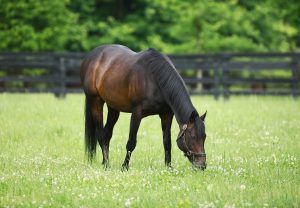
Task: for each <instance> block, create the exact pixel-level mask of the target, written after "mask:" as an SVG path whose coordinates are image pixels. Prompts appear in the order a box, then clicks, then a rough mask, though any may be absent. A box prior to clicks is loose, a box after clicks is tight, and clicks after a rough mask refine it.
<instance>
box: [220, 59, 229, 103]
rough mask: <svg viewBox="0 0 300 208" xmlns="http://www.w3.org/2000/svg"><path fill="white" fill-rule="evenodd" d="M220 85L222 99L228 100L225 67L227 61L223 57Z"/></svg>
mask: <svg viewBox="0 0 300 208" xmlns="http://www.w3.org/2000/svg"><path fill="white" fill-rule="evenodd" d="M221 66H222V74H223V76H222V85H223V97H224V99H225V100H228V99H229V96H230V92H229V84H228V77H229V76H228V75H229V72H228V66H227V59H226V57H223V59H222V65H221Z"/></svg>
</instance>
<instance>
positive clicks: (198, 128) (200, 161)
mask: <svg viewBox="0 0 300 208" xmlns="http://www.w3.org/2000/svg"><path fill="white" fill-rule="evenodd" d="M205 116H206V112H205V113H204V114H203V115H202V116H199V115H198V113H197V112H196V111H194V112H193V113H192V114H191V116H190V120H189V122H188V123H187V124H182V125H180V127H181V130H180V132H179V135H178V138H177V146H178V147H179V149H180V150H181V151H183V152H184V155H185V156H186V157H187V158H188V159H189V161H190V162H191V163H192V164H193V165H194V166H195V167H197V168H200V169H202V170H204V169H205V168H206V154H205V149H204V142H205V138H206V134H205V125H204V119H205Z"/></svg>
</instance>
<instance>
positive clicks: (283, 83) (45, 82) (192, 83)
mask: <svg viewBox="0 0 300 208" xmlns="http://www.w3.org/2000/svg"><path fill="white" fill-rule="evenodd" d="M84 56H85V53H23V52H21V53H0V92H10V93H13V92H51V93H55V95H57V96H61V97H63V96H65V94H66V93H72V92H82V89H81V87H80V79H79V67H80V63H81V60H82V59H83V57H84ZM169 57H170V58H171V60H172V61H173V63H174V65H175V67H176V68H177V69H178V71H179V73H180V74H181V75H182V77H183V78H184V81H185V82H186V84H187V85H188V89H189V91H190V93H192V94H211V95H214V96H215V98H218V97H220V96H224V97H225V98H228V97H229V96H230V95H249V94H257V95H292V96H295V97H296V96H299V95H300V53H231V54H209V55H208V54H206V55H170V56H169Z"/></svg>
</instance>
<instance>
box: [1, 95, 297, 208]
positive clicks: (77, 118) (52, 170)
mask: <svg viewBox="0 0 300 208" xmlns="http://www.w3.org/2000/svg"><path fill="white" fill-rule="evenodd" d="M0 100H1V102H0V109H1V111H0V169H1V171H0V207H298V206H299V204H300V190H299V187H300V176H299V168H300V164H299V159H300V152H299V145H300V143H299V134H300V130H299V117H300V109H299V108H300V107H299V106H300V103H299V100H294V99H292V98H289V97H286V98H275V97H232V98H231V99H230V100H229V101H227V102H222V101H219V102H217V101H215V100H213V99H212V98H211V97H192V102H193V103H194V105H195V107H196V108H197V109H198V111H199V113H202V112H204V111H205V110H208V115H207V117H206V131H207V139H206V142H205V149H206V153H207V162H208V167H207V169H206V170H205V171H196V170H193V169H192V168H191V166H190V163H189V162H188V160H187V159H186V158H185V157H184V156H183V154H182V152H181V151H180V150H179V149H178V148H177V146H176V142H175V140H176V136H177V134H178V125H177V124H176V121H174V124H173V127H172V138H173V139H172V141H173V148H172V165H173V169H167V168H166V167H165V166H164V154H163V141H162V133H161V128H160V122H159V117H158V116H151V117H148V118H145V119H143V121H142V123H141V127H140V129H139V132H138V143H137V147H136V149H135V151H134V152H133V154H132V158H131V168H130V169H129V171H128V172H121V170H120V169H121V164H122V161H123V159H124V157H125V151H126V149H125V146H126V142H127V138H128V129H129V123H130V117H129V114H123V113H122V114H121V116H120V119H119V121H118V122H117V124H116V127H115V129H114V134H113V138H112V140H111V143H110V159H111V160H110V162H111V163H110V164H111V167H110V168H109V169H108V170H104V169H103V167H102V166H101V164H100V163H101V153H100V154H99V148H98V154H97V158H96V160H97V161H96V162H94V163H93V164H89V163H88V162H87V161H86V158H84V146H83V137H84V120H83V118H84V114H83V108H84V95H68V96H67V98H66V99H65V100H57V99H55V98H54V96H53V95H52V94H35V95H33V94H0ZM105 114H106V113H105Z"/></svg>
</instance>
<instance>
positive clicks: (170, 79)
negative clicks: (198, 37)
mask: <svg viewBox="0 0 300 208" xmlns="http://www.w3.org/2000/svg"><path fill="white" fill-rule="evenodd" d="M144 53H145V54H143V56H142V57H141V59H142V62H143V63H144V64H145V65H144V67H146V68H147V70H150V71H151V72H152V74H153V76H154V78H155V81H156V83H157V85H158V87H159V88H160V90H161V92H162V93H163V96H164V98H165V99H166V102H167V103H168V105H169V106H170V107H171V108H172V110H173V112H174V114H175V116H176V119H177V121H178V122H180V123H187V122H188V121H189V118H190V116H191V114H192V112H194V111H196V110H195V108H194V107H193V105H192V102H191V99H190V96H189V94H188V92H187V90H186V87H185V84H184V81H183V80H182V78H181V77H180V75H179V74H178V72H177V71H176V69H175V68H174V66H173V64H172V62H171V61H170V60H168V58H167V57H165V56H164V55H162V54H161V53H159V52H158V51H156V50H155V49H148V50H147V51H145V52H144Z"/></svg>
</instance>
